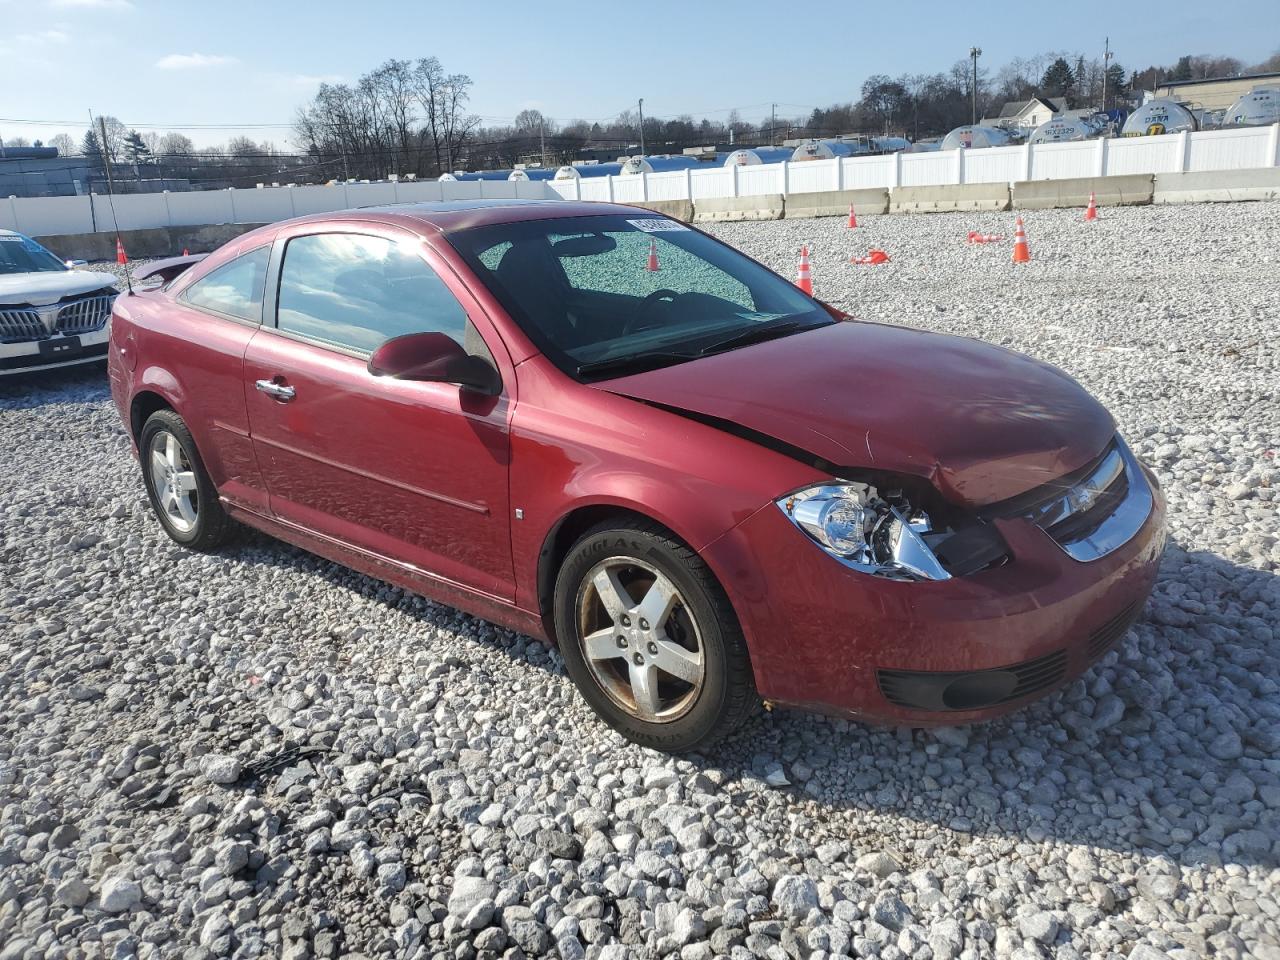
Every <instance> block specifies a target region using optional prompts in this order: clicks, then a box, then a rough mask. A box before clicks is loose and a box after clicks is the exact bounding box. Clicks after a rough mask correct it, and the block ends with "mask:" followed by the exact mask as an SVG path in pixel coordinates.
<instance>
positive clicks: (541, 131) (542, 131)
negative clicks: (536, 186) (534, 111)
mask: <svg viewBox="0 0 1280 960" xmlns="http://www.w3.org/2000/svg"><path fill="white" fill-rule="evenodd" d="M538 140H539V142H540V144H541V146H542V165H543V166H544V167H545V166H546V165H547V129H546V126H545V123H544V118H543V116H542V111H541V110H539V111H538Z"/></svg>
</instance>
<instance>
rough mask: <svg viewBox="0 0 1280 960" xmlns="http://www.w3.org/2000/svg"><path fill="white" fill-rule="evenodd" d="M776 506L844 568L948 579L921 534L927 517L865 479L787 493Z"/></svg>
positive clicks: (928, 525) (924, 532) (892, 575)
mask: <svg viewBox="0 0 1280 960" xmlns="http://www.w3.org/2000/svg"><path fill="white" fill-rule="evenodd" d="M777 504H778V508H779V509H780V510H781V511H782V512H783V514H785V515H786V517H787V519H788V520H790V521H791V522H792V523H794V524H795V525H796V526H797V527H798V528H799V529H800V530H802V531H803V532H804V533H805V535H806V536H808V537H809V539H811V540H812V541H813V542H814V543H816V544H817V545H818V546H819V547H821V548H822V549H823V550H825V551H826V552H827V553H828V554H830V555H831V556H832V557H834V558H835V559H836V560H839V561H840V562H841V563H843V564H844V565H845V566H847V567H851V568H853V569H854V570H859V571H861V572H863V573H868V574H871V575H873V576H879V577H887V578H889V579H893V580H949V579H951V574H949V573H948V572H947V571H946V570H945V569H944V568H943V566H942V564H941V563H940V562H939V561H938V558H937V557H936V556H935V555H934V553H933V551H932V550H931V549H930V548H929V545H928V544H927V543H926V542H925V540H924V537H925V535H927V534H929V533H931V532H932V524H931V522H930V520H929V516H928V515H927V514H926V513H924V511H922V510H919V509H917V508H914V507H913V506H911V504H909V503H908V502H907V501H905V500H904V499H902V498H895V500H894V502H890V501H889V500H887V499H885V498H884V497H882V496H881V495H880V492H879V491H878V490H877V489H876V488H875V487H873V486H872V485H871V484H868V483H847V482H833V483H830V484H823V485H820V486H816V487H809V488H808V489H806V490H799V491H797V492H795V493H792V494H788V495H787V496H785V497H783V498H782V499H780V500H778V501H777Z"/></svg>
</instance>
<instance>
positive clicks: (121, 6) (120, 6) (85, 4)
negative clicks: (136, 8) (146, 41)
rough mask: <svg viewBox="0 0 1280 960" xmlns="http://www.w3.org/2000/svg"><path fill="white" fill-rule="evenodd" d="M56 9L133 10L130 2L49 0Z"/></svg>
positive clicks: (122, 0) (123, 0)
mask: <svg viewBox="0 0 1280 960" xmlns="http://www.w3.org/2000/svg"><path fill="white" fill-rule="evenodd" d="M49 3H50V5H52V6H55V7H79V8H81V9H86V8H97V9H99V10H132V9H133V4H132V3H131V2H130V0H49Z"/></svg>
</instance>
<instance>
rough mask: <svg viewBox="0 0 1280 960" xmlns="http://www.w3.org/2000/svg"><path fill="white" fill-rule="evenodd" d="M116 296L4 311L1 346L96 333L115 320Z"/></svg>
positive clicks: (93, 295) (79, 298)
mask: <svg viewBox="0 0 1280 960" xmlns="http://www.w3.org/2000/svg"><path fill="white" fill-rule="evenodd" d="M115 299H116V295H115V294H114V293H91V294H87V295H77V296H74V297H68V298H66V299H65V300H62V301H60V302H58V303H55V304H50V305H49V306H47V307H25V306H24V307H0V343H29V342H30V341H32V340H46V339H48V338H49V337H52V336H53V335H54V334H58V333H62V334H67V335H69V336H74V335H76V334H80V333H93V332H95V331H97V330H101V329H102V328H103V327H105V326H106V324H107V320H109V319H110V318H111V304H113V303H114V302H115Z"/></svg>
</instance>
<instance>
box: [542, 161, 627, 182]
mask: <svg viewBox="0 0 1280 960" xmlns="http://www.w3.org/2000/svg"><path fill="white" fill-rule="evenodd" d="M620 173H622V164H620V163H575V164H572V165H570V164H566V165H565V166H563V167H561V168H560V169H559V170H557V171H556V173H555V176H554V177H553V178H552V179H553V180H585V179H589V178H591V177H616V176H618V175H619V174H620Z"/></svg>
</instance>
